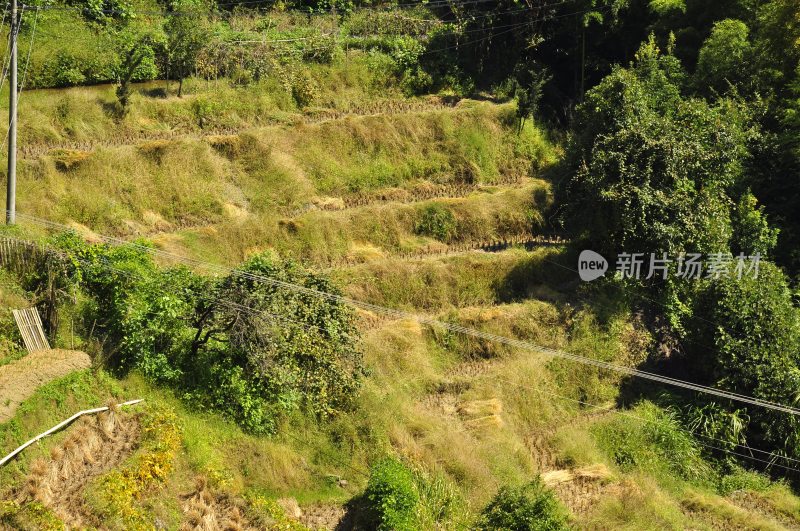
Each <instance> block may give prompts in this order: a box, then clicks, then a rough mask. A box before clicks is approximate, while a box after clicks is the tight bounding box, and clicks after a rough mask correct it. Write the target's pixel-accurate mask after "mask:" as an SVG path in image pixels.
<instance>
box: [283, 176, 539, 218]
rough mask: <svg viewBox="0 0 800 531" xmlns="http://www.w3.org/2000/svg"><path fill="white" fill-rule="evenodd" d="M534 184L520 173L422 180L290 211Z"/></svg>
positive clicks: (417, 199)
mask: <svg viewBox="0 0 800 531" xmlns="http://www.w3.org/2000/svg"><path fill="white" fill-rule="evenodd" d="M531 183H532V179H531V178H530V177H524V176H519V175H509V176H501V177H500V178H499V179H497V180H495V181H494V182H491V183H465V182H458V181H456V180H455V179H454V180H453V181H452V182H447V183H432V182H429V181H422V182H419V183H415V184H413V185H412V186H409V187H402V188H384V189H380V190H375V191H371V192H359V193H353V194H347V195H343V196H340V197H324V198H317V199H316V200H314V201H312V202H310V203H308V204H307V205H305V206H303V207H301V208H300V209H298V210H296V211H294V212H292V213H291V215H292V216H293V217H294V216H300V215H303V214H305V213H306V212H310V211H313V210H324V211H334V212H338V211H342V210H350V209H354V208H362V207H370V206H376V205H385V204H390V203H398V204H413V203H420V202H423V201H430V200H431V199H460V198H464V197H467V196H469V195H471V194H474V193H476V192H482V191H483V192H487V193H491V192H493V191H501V190H504V189H508V188H517V187H522V186H528V185H530V184H531Z"/></svg>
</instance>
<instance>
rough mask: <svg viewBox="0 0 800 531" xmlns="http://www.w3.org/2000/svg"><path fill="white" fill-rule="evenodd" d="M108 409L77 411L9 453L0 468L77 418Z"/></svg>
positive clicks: (132, 402) (141, 399)
mask: <svg viewBox="0 0 800 531" xmlns="http://www.w3.org/2000/svg"><path fill="white" fill-rule="evenodd" d="M142 401H144V399H143V398H140V399H138V400H129V401H128V402H123V403H122V404H119V407H122V406H132V405H134V404H138V403H139V402H142ZM108 409H109V407H108V406H104V407H96V408H94V409H86V410H84V411H78V412H77V413H75V414H74V415H72V416H71V417H70V418H68V419H67V420H65V421H63V422H60V423H59V424H56V425H55V426H53V427H52V428H50V429H49V430H47V431H46V432H44V433H40V434H39V435H37V436H36V437H34V438H33V439H31V440H30V441H28V442H26V443H25V444H23V445H21V446H20V447H19V448H17V449H16V450H14V451H13V452H11V453H10V454H8V455H7V456H5V457H4V458H3V459H0V466H3V465H5V464H6V463H8V462H9V461H11V459H13V458H14V456H16V455H17V454H18V453H20V452H22V451H23V450H24V449H25V448H27V447H28V446H30V445H32V444H33V443H35V442H37V441H39V440H41V439H44V438H45V437H47V436H48V435H52V434H54V433H55V432H57V431H59V430H61V429H62V428H65V427H66V426H68V425H69V424H71V423H72V422H74V421H75V419H77V418H79V417H82V416H83V415H90V414H93V413H100V412H102V411H107V410H108Z"/></svg>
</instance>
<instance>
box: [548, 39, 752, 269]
mask: <svg viewBox="0 0 800 531" xmlns="http://www.w3.org/2000/svg"><path fill="white" fill-rule="evenodd" d="M682 79H683V74H682V71H681V69H680V65H679V64H677V61H676V60H675V58H674V57H672V56H670V55H661V54H660V52H659V50H658V48H657V46H656V45H655V42H654V41H653V40H652V39H651V40H650V41H649V42H648V43H646V44H644V45H643V46H642V48H641V49H640V50H639V52H638V54H637V56H636V62H635V63H634V65H633V66H632V67H631V68H628V69H623V68H617V69H616V70H615V71H614V72H613V73H612V74H610V75H609V76H608V77H607V78H606V79H604V80H603V81H602V82H601V83H600V85H598V86H597V87H595V88H594V89H592V90H591V91H590V92H589V93H588V94H587V99H586V101H585V103H584V104H582V105H581V106H580V107H579V109H578V116H577V119H576V123H575V126H574V130H575V131H576V133H575V135H574V137H573V139H572V141H571V142H570V145H569V146H568V151H567V155H566V158H565V168H564V171H565V173H566V174H567V175H569V176H570V177H568V178H567V179H566V180H565V181H564V182H563V183H562V186H561V187H560V190H559V194H560V196H561V201H560V202H561V203H562V204H563V205H565V207H564V212H563V214H564V218H565V220H566V222H567V225H568V226H569V227H571V228H572V229H573V232H575V233H577V234H580V235H582V236H584V237H585V238H586V239H587V240H588V243H589V244H590V245H591V246H592V248H593V249H596V250H598V251H599V252H601V253H602V252H606V253H608V254H609V255H616V254H617V253H618V252H623V251H627V252H637V253H645V254H647V253H657V254H659V255H660V253H663V252H666V253H668V254H670V255H671V256H676V255H677V254H678V253H680V252H700V253H711V252H721V251H727V250H728V243H729V240H730V237H731V223H730V217H731V212H730V211H731V206H732V200H731V197H730V194H731V190H733V189H734V188H735V187H736V185H737V184H738V183H740V181H741V177H742V164H743V161H744V160H745V159H746V157H747V155H748V150H747V142H748V139H749V136H750V134H751V133H752V131H751V130H750V127H749V116H748V114H747V112H746V109H743V108H741V106H739V105H737V104H736V103H734V102H730V101H727V100H726V101H721V102H718V103H717V104H716V105H713V106H711V105H708V104H707V103H705V102H704V101H701V100H694V99H688V100H685V99H683V98H682V97H681V94H680V82H681V81H682Z"/></svg>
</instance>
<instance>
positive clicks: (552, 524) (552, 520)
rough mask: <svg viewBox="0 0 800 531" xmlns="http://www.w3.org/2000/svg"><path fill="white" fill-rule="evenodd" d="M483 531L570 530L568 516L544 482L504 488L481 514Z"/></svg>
mask: <svg viewBox="0 0 800 531" xmlns="http://www.w3.org/2000/svg"><path fill="white" fill-rule="evenodd" d="M475 529H477V530H479V531H491V530H504V531H506V530H507V531H527V530H531V531H533V530H537V531H556V530H561V529H569V525H568V524H567V512H566V510H565V509H564V508H563V507H562V506H561V504H560V503H559V502H558V500H557V499H556V497H555V496H554V495H553V493H552V492H551V491H550V490H548V489H547V488H546V487H545V485H544V483H542V480H541V478H539V477H537V478H536V479H535V480H534V481H532V482H530V483H528V484H526V485H523V486H521V487H516V488H512V487H503V488H501V489H500V490H499V491H498V493H497V494H495V496H494V498H493V499H492V501H491V502H489V505H487V506H486V508H484V510H483V511H482V512H481V516H480V518H479V519H478V521H477V523H476V524H475Z"/></svg>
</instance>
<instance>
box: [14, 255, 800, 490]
mask: <svg viewBox="0 0 800 531" xmlns="http://www.w3.org/2000/svg"><path fill="white" fill-rule="evenodd" d="M20 241H23V242H27V243H33V244H36V242H33V241H31V240H20ZM46 246H47V248H49V249H50V250H51V252H54V253H55V254H58V255H59V256H62V257H64V258H69V259H74V260H76V261H77V262H79V263H82V264H84V265H86V266H89V267H94V266H97V265H99V266H100V267H101V268H103V269H107V270H109V271H114V272H116V273H119V274H121V275H123V276H127V277H129V278H131V277H137V278H139V279H142V280H143V279H144V278H145V277H144V276H143V275H142V274H140V273H136V272H134V271H128V270H124V269H120V268H117V267H114V266H112V265H111V264H109V263H107V262H105V261H101V262H100V263H95V262H91V261H89V260H85V259H81V258H77V257H73V256H70V255H68V254H67V253H66V252H64V251H63V250H61V249H59V248H57V247H55V246H53V245H52V244H50V245H46ZM164 287H165V288H166V289H167V290H169V289H170V287H171V286H169V285H164ZM198 295H199V296H200V298H203V299H205V300H206V301H207V302H211V303H212V304H220V305H223V306H227V307H230V308H233V309H236V310H239V311H244V312H246V313H250V314H254V315H264V316H267V317H268V318H270V319H276V320H279V321H282V322H285V323H291V324H294V325H298V326H299V327H301V328H313V329H316V330H319V331H322V332H325V330H324V329H323V328H321V327H319V326H316V325H313V324H310V323H306V322H300V321H297V320H294V319H291V318H288V317H284V316H279V315H277V314H274V313H272V312H268V311H265V310H261V309H258V308H253V307H251V306H247V305H243V304H239V303H236V302H234V301H231V300H229V299H224V298H221V297H213V296H211V295H208V294H198ZM497 381H500V382H502V383H505V384H507V385H509V386H512V387H515V388H519V389H525V390H528V391H534V392H536V393H539V394H540V395H546V396H547V397H555V398H558V399H561V400H565V401H569V402H572V403H576V404H579V405H582V406H586V407H591V408H593V409H595V410H598V411H603V412H606V413H612V414H616V415H620V416H623V417H626V418H631V419H634V420H637V421H639V422H644V423H650V424H656V423H657V421H654V420H651V419H647V418H644V417H641V416H638V415H634V414H632V413H629V412H626V411H620V410H619V409H618V408H615V407H613V406H612V407H603V406H598V405H596V404H593V403H590V402H587V401H583V400H579V399H575V398H571V397H567V396H564V395H560V394H558V393H555V392H553V391H551V390H547V391H545V390H543V389H542V388H540V387H536V386H531V385H526V384H522V383H518V382H513V381H511V380H507V379H502V378H499V379H497ZM683 431H685V432H686V433H687V434H689V435H690V436H693V437H701V438H704V439H707V440H710V441H714V442H717V443H722V444H723V445H728V444H731V442H730V441H726V440H723V439H719V438H715V437H712V436H709V435H705V434H702V433H697V432H695V431H689V430H685V429H684V430H683ZM285 435H287V436H289V437H291V438H294V437H292V436H291V434H288V433H287V434H285ZM294 440H296V441H299V439H297V438H294ZM695 442H697V444H699V445H700V446H703V447H705V448H709V449H712V450H716V451H721V452H724V453H728V454H731V455H735V456H737V457H740V458H744V459H749V460H752V461H756V462H759V463H761V464H765V465H767V467H773V466H776V467H779V468H782V469H785V470H789V471H793V472H800V469H798V468H793V467H790V466H786V465H781V464H778V463H775V459H783V460H785V461H789V462H793V463H800V459H795V458H792V457H790V456H785V455H779V454H776V453H775V452H771V451H767V450H762V449H760V448H755V447H751V446H749V445H747V444H741V443H736V447H737V448H743V449H745V450H747V451H748V452H750V453H751V454H750V455H747V454H743V453H740V452H736V451H734V450H731V449H729V448H724V447H720V446H716V445H713V444H708V443H704V442H702V441H695ZM753 452H756V453H759V454H761V455H765V456H768V457H769V460H767V459H761V458H758V457H755V456H754V455H752V453H753ZM329 455H332V454H329ZM339 464H340V465H343V466H346V467H347V468H349V469H351V470H352V471H355V472H357V473H359V474H362V475H367V474H366V473H365V472H363V471H361V470H358V469H355V468H353V467H352V466H351V465H349V464H346V463H345V462H343V461H339Z"/></svg>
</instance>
